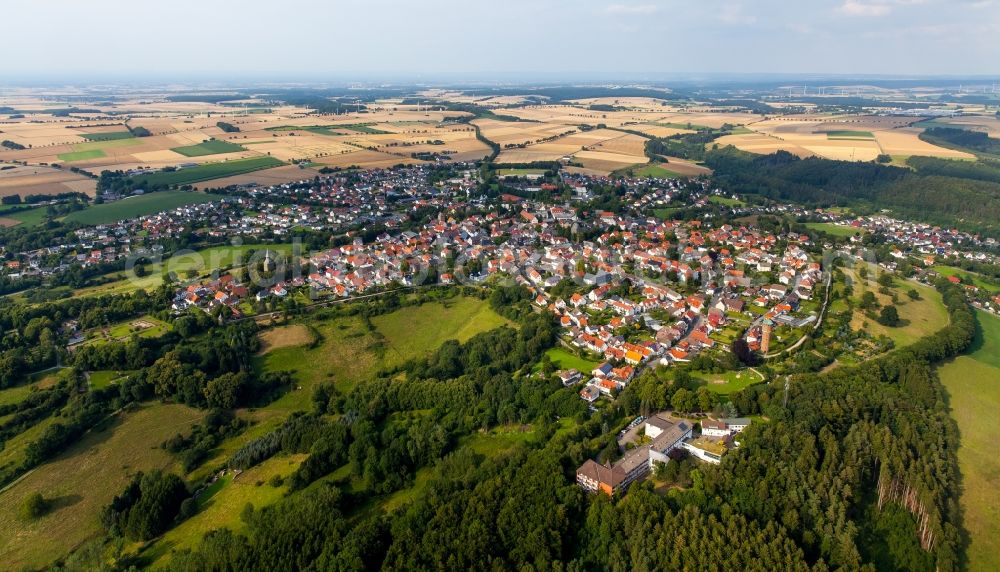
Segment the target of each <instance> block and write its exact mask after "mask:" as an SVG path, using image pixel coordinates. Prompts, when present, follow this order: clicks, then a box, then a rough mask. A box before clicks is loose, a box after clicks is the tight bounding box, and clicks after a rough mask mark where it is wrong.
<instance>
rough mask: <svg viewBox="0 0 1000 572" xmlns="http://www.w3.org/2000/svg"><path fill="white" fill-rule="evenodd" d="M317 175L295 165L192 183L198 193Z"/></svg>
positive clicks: (276, 183) (274, 183) (275, 182)
mask: <svg viewBox="0 0 1000 572" xmlns="http://www.w3.org/2000/svg"><path fill="white" fill-rule="evenodd" d="M317 175H319V171H317V170H316V169H309V168H306V169H302V168H299V167H298V166H297V165H283V166H281V167H274V168H273V169H264V170H261V171H254V172H252V173H244V174H242V175H233V176H232V177H223V178H221V179H212V180H210V181H204V182H201V183H194V185H193V186H194V188H195V189H198V190H199V191H200V190H204V189H217V188H221V187H228V186H231V185H250V184H257V185H264V186H266V185H281V184H284V183H291V182H295V181H301V180H304V179H312V178H313V177H316V176H317Z"/></svg>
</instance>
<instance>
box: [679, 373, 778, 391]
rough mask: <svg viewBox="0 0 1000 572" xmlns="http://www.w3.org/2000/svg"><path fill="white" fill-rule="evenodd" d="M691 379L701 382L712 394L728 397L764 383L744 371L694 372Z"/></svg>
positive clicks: (755, 375)
mask: <svg viewBox="0 0 1000 572" xmlns="http://www.w3.org/2000/svg"><path fill="white" fill-rule="evenodd" d="M691 376H692V377H694V378H697V379H700V380H703V381H704V382H705V387H707V388H708V390H709V391H711V392H713V393H718V394H720V395H729V394H730V393H736V392H737V391H742V390H744V389H746V388H748V387H750V386H751V385H754V384H756V383H760V382H762V381H764V380H763V379H762V378H761V376H759V375H757V374H756V373H754V372H752V371H750V370H749V369H744V370H741V371H727V372H726V373H703V372H694V373H692V374H691Z"/></svg>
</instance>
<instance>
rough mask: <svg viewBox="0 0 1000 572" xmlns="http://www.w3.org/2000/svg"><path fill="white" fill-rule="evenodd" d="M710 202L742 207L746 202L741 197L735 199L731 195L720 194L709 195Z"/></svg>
mask: <svg viewBox="0 0 1000 572" xmlns="http://www.w3.org/2000/svg"><path fill="white" fill-rule="evenodd" d="M708 202H710V203H715V204H717V205H724V206H727V207H741V206H743V205H745V204H746V203H744V202H743V201H741V200H739V199H734V198H731V197H720V196H719V195H712V196H710V197H708Z"/></svg>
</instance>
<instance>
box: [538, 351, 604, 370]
mask: <svg viewBox="0 0 1000 572" xmlns="http://www.w3.org/2000/svg"><path fill="white" fill-rule="evenodd" d="M545 355H547V356H549V359H551V360H552V363H554V364H556V367H558V368H559V369H575V370H577V371H579V372H580V373H582V374H584V375H587V374H589V373H590V372H591V371H593V370H594V368H595V367H597V366H598V365H599V364H598V363H597V362H596V361H590V360H586V359H583V358H582V357H579V356H576V355H574V354H572V353H570V352H569V350H566V349H565V348H562V347H554V348H552V349H550V350H549V351H547V352H545Z"/></svg>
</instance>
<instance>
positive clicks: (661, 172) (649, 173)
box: [634, 164, 685, 179]
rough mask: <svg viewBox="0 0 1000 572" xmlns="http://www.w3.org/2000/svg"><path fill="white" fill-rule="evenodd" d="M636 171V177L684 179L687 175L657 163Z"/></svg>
mask: <svg viewBox="0 0 1000 572" xmlns="http://www.w3.org/2000/svg"><path fill="white" fill-rule="evenodd" d="M634 171H635V176H636V177H638V178H646V179H682V178H684V177H685V175H682V174H680V173H677V172H675V171H671V170H670V169H667V168H665V167H661V166H659V165H655V164H649V165H645V166H643V167H640V168H638V169H635V170H634Z"/></svg>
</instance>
